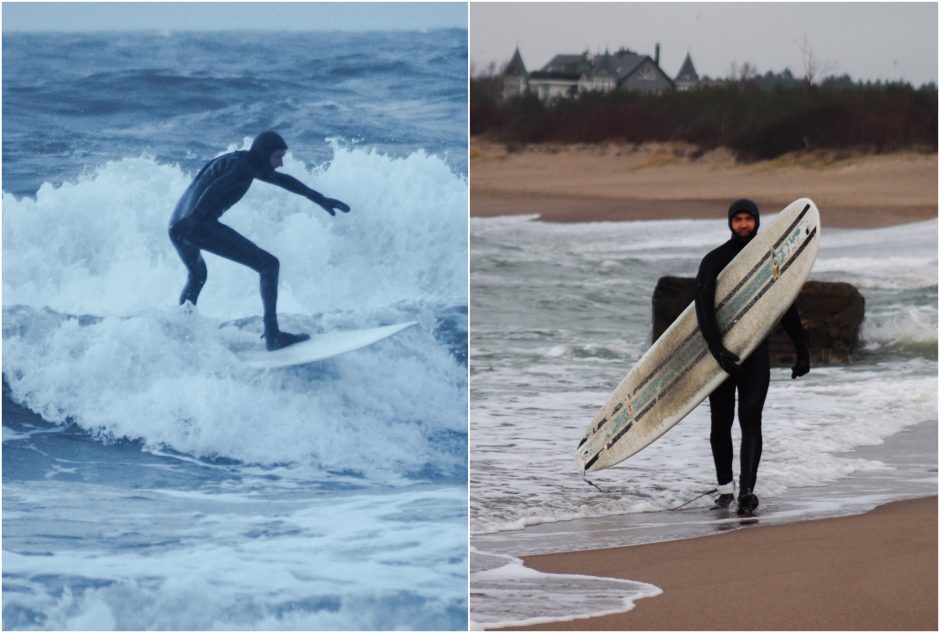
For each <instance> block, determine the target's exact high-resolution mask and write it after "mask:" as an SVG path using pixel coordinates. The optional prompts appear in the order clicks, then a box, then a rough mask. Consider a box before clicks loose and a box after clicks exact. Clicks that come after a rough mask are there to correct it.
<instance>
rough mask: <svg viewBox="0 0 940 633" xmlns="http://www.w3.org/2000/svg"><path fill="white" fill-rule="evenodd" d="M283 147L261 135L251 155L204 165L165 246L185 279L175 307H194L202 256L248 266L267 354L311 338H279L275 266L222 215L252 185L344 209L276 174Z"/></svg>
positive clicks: (202, 279) (202, 276)
mask: <svg viewBox="0 0 940 633" xmlns="http://www.w3.org/2000/svg"><path fill="white" fill-rule="evenodd" d="M286 152H287V143H285V142H284V139H283V138H281V136H280V135H279V134H277V133H276V132H271V131H268V132H262V133H261V134H259V135H258V136H257V137H256V138H255V139H254V141H253V142H252V144H251V149H249V150H247V151H245V150H241V151H236V152H230V153H228V154H223V155H222V156H219V157H218V158H214V159H213V160H211V161H209V162H208V163H206V165H205V166H203V168H202V169H201V170H200V171H199V173H198V174H196V177H195V179H193V182H192V184H190V185H189V187H188V188H187V189H186V191H185V193H183V196H182V197H181V198H180V201H179V202H178V203H177V204H176V208H175V209H174V210H173V216H172V217H171V218H170V228H169V233H170V241H171V242H172V243H173V246H174V247H175V248H176V252H177V253H179V256H180V259H182V260H183V264H184V265H185V266H186V270H187V271H188V273H189V277H188V278H187V280H186V286H185V287H184V288H183V292H182V294H180V300H179V302H180V305H183V304H184V303H185V302H187V301H188V302H190V303H191V304H193V305H195V304H196V300H197V299H198V298H199V292H200V291H201V290H202V287H203V286H204V285H205V283H206V277H207V275H208V271H207V269H206V262H205V260H204V259H203V258H202V254H201V251H207V252H209V253H212V254H214V255H218V256H219V257H224V258H226V259H230V260H232V261H234V262H237V263H239V264H242V265H243V266H248V267H249V268H251V269H252V270H254V271H255V272H257V273H258V274H259V275H260V277H261V302H262V304H263V305H264V341H265V346H266V347H267V349H268V350H269V351H272V350H275V349H280V348H282V347H286V346H287V345H291V344H293V343H297V342H300V341H303V340H306V339H308V338H310V336H309V335H307V334H290V333H288V332H282V331H281V330H280V328H279V327H278V323H277V283H278V271H279V268H280V262H279V261H278V259H277V258H276V257H275V256H274V255H272V254H271V253H268V252H267V251H265V250H263V249H261V248H259V247H258V246H257V245H255V244H254V243H253V242H252V241H250V240H249V239H247V238H246V237H244V236H242V235H241V234H240V233H238V232H237V231H235V230H234V229H232V228H231V227H229V226H226V225H224V224H222V223H221V222H219V218H221V217H222V214H223V213H225V212H226V211H228V210H229V209H230V208H231V207H232V205H234V204H235V203H236V202H238V201H239V200H241V199H242V197H243V196H244V195H245V193H247V191H248V188H249V187H250V186H251V183H252V181H254V179H256V178H257V179H258V180H261V181H263V182H267V183H271V184H272V185H277V186H278V187H281V188H282V189H286V190H287V191H290V192H291V193H296V194H297V195H301V196H304V197H306V198H309V199H310V200H311V201H313V202H315V203H317V204H318V205H320V206H321V207H323V209H324V210H326V212H327V213H329V214H330V215H332V216H335V215H336V209H339V210H340V211H342V212H344V213H348V212H349V206H348V205H347V204H345V203H343V202H340V201H339V200H334V199H332V198H327V197H326V196H324V195H323V194H321V193H319V192H317V191H314V190H313V189H311V188H310V187H308V186H306V185H305V184H303V183H302V182H300V181H299V180H297V179H296V178H293V177H291V176H288V175H287V174H282V173H280V172H278V171H277V169H278V167H282V166H283V165H284V155H285V153H286Z"/></svg>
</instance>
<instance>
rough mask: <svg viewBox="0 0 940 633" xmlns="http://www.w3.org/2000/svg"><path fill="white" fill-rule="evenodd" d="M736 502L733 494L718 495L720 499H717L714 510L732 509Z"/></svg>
mask: <svg viewBox="0 0 940 633" xmlns="http://www.w3.org/2000/svg"><path fill="white" fill-rule="evenodd" d="M733 501H734V495H733V494H731V493H727V494H723V495H718V498H717V499H715V507H714V508H712V510H725V509H727V508H729V507H731V503H732V502H733Z"/></svg>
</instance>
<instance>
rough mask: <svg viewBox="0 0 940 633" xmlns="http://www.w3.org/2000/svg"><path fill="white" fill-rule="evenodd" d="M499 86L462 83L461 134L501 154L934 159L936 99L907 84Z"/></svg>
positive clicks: (930, 89)
mask: <svg viewBox="0 0 940 633" xmlns="http://www.w3.org/2000/svg"><path fill="white" fill-rule="evenodd" d="M501 93H502V82H501V79H500V78H499V77H483V78H476V79H471V82H470V133H471V135H485V136H487V137H489V138H492V139H494V140H497V141H501V142H504V143H507V144H510V145H518V144H529V143H545V142H555V143H597V142H603V141H615V142H627V143H645V142H651V141H656V142H677V141H678V142H686V143H691V144H694V145H697V146H699V147H700V148H702V149H703V150H708V149H714V148H716V147H727V148H729V149H731V150H732V151H733V152H734V154H735V156H736V157H737V158H738V159H739V160H745V161H749V160H760V159H767V158H773V157H776V156H780V155H782V154H786V153H788V152H793V151H800V150H816V149H830V150H841V149H862V150H865V151H873V152H879V153H880V152H888V151H895V150H899V149H920V150H924V151H927V150H932V151H937V89H936V86H934V85H932V84H931V85H928V86H925V87H922V88H913V87H912V86H910V85H908V84H880V85H872V84H870V85H863V84H853V83H849V84H846V83H842V82H829V83H827V84H824V85H822V86H807V85H806V84H805V83H803V84H800V85H795V86H787V85H779V84H778V85H776V86H774V87H773V88H772V89H769V90H768V89H763V88H761V86H760V85H759V84H757V83H756V82H728V83H722V84H718V85H712V86H708V87H704V88H699V89H696V90H690V91H688V92H671V93H665V94H661V95H642V94H636V93H628V92H610V93H600V92H585V93H581V94H579V95H577V96H574V97H570V98H566V99H555V100H553V101H552V102H550V103H544V102H542V101H541V100H539V99H538V98H537V97H536V96H535V95H533V94H526V95H522V96H517V97H514V98H511V99H508V100H503V99H502V98H501Z"/></svg>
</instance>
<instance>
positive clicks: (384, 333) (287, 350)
mask: <svg viewBox="0 0 940 633" xmlns="http://www.w3.org/2000/svg"><path fill="white" fill-rule="evenodd" d="M417 323H418V322H417V321H409V322H407V323H397V324H395V325H384V326H382V327H373V328H368V329H365V330H346V331H341V332H323V333H321V334H313V335H311V337H310V339H309V340H306V341H302V342H300V343H295V344H293V345H288V346H287V347H283V348H281V349H278V350H274V351H273V352H268V351H263V350H250V351H246V352H241V353H239V354H238V357H239V358H241V359H242V360H243V361H244V362H245V363H247V364H248V365H251V366H252V367H257V368H258V369H274V368H276V367H290V366H291V365H303V364H305V363H312V362H315V361H318V360H324V359H326V358H332V357H333V356H338V355H340V354H345V353H346V352H351V351H353V350H357V349H360V348H363V347H366V346H367V345H372V344H373V343H377V342H378V341H381V340H382V339H384V338H388V337H389V336H392V335H393V334H397V333H398V332H401V331H402V330H404V329H406V328H409V327H411V326H412V325H417Z"/></svg>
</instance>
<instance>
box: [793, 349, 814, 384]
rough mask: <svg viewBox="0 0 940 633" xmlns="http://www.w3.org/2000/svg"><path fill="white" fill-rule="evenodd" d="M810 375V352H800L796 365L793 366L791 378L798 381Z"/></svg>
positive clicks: (797, 355)
mask: <svg viewBox="0 0 940 633" xmlns="http://www.w3.org/2000/svg"><path fill="white" fill-rule="evenodd" d="M808 373H809V352H807V351H806V350H800V351H799V352H797V354H796V364H795V365H794V366H793V373H792V374H790V378H793V379H796V378H799V377H800V376H805V375H806V374H808Z"/></svg>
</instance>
